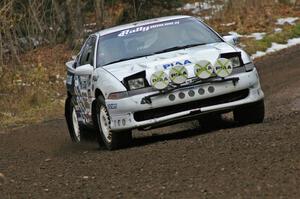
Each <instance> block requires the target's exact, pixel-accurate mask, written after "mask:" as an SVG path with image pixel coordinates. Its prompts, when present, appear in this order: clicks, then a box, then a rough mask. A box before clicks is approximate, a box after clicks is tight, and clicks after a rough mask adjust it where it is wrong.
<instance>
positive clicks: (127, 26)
mask: <svg viewBox="0 0 300 199" xmlns="http://www.w3.org/2000/svg"><path fill="white" fill-rule="evenodd" d="M189 17H191V16H187V15H176V16H168V17H159V18H153V19H148V20H144V21H137V22H133V23H129V24H124V25H119V26H115V27H111V28H107V29H104V30H101V31H99V32H96V33H95V34H100V36H103V35H107V34H110V33H114V32H118V31H121V30H126V29H130V28H134V27H136V26H140V25H149V24H153V23H159V22H164V21H169V20H174V19H183V18H189Z"/></svg>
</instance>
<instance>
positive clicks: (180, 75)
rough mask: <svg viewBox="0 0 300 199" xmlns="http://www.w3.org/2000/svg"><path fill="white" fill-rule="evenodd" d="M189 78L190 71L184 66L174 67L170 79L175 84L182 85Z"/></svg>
mask: <svg viewBox="0 0 300 199" xmlns="http://www.w3.org/2000/svg"><path fill="white" fill-rule="evenodd" d="M187 78H188V71H187V69H186V68H185V67H184V66H174V67H172V68H171V69H170V79H171V80H172V82H174V83H175V84H182V83H184V82H185V81H186V79H187Z"/></svg>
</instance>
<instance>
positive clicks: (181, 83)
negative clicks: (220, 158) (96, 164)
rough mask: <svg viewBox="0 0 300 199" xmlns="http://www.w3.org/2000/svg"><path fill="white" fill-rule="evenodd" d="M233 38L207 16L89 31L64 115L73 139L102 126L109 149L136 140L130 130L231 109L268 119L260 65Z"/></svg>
mask: <svg viewBox="0 0 300 199" xmlns="http://www.w3.org/2000/svg"><path fill="white" fill-rule="evenodd" d="M235 44H236V38H235V37H233V36H225V37H221V36H220V35H219V34H218V33H216V32H215V31H214V30H212V29H211V28H210V27H209V26H208V25H206V24H205V23H203V22H202V21H201V20H199V19H196V18H194V17H190V16H172V17H163V18H157V19H151V20H147V21H140V22H135V23H131V24H127V25H121V26H117V27H113V28H109V29H106V30H102V31H99V32H96V33H94V34H91V35H90V36H89V38H88V39H87V40H86V42H85V43H84V45H83V47H82V49H81V51H80V53H79V54H78V56H77V57H76V59H75V60H73V61H70V62H68V63H67V64H66V65H67V70H68V74H67V82H66V84H67V89H68V98H67V100H66V108H65V116H66V120H67V124H68V128H69V132H70V135H71V138H72V140H73V141H74V142H80V140H81V137H82V127H84V126H88V125H92V126H94V127H96V129H97V132H98V133H97V137H98V141H99V142H101V143H102V142H104V144H105V146H106V147H107V148H108V149H115V148H118V147H121V146H124V145H126V144H128V143H130V140H131V139H132V133H131V130H133V129H143V130H147V129H151V128H155V127H159V126H163V125H167V124H170V123H174V122H177V121H182V120H186V119H189V120H191V119H199V120H200V121H202V122H203V121H204V122H205V121H207V122H209V120H210V122H211V121H214V118H218V117H219V116H220V115H221V114H222V113H227V112H230V111H233V115H234V120H235V121H238V122H240V123H242V124H249V123H259V122H262V121H263V119H264V112H265V110H264V101H263V100H264V93H263V91H262V89H261V86H260V82H259V77H258V73H257V70H256V68H255V66H254V64H253V62H252V61H251V59H250V57H249V56H248V55H247V54H246V53H245V51H243V50H241V49H240V48H238V47H236V46H235Z"/></svg>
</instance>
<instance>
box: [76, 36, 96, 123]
mask: <svg viewBox="0 0 300 199" xmlns="http://www.w3.org/2000/svg"><path fill="white" fill-rule="evenodd" d="M96 40H97V38H96V36H90V37H89V38H88V39H87V41H86V42H85V45H84V47H83V49H82V50H81V52H80V55H79V57H78V60H77V62H76V66H75V67H76V70H77V71H78V70H80V69H82V70H84V68H86V67H91V66H92V67H94V65H95V60H94V55H95V47H96ZM81 67H82V68H81ZM92 75H93V74H92V72H91V73H89V74H87V73H82V74H80V73H75V75H74V94H75V97H76V102H77V105H76V109H77V111H78V113H79V116H80V117H79V118H78V119H79V120H81V122H83V123H85V124H86V123H91V122H92V117H91V110H92V109H91V107H92V106H91V105H92V100H93V99H92Z"/></svg>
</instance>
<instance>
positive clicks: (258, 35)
mask: <svg viewBox="0 0 300 199" xmlns="http://www.w3.org/2000/svg"><path fill="white" fill-rule="evenodd" d="M265 36H266V33H265V32H255V33H252V34H251V35H247V36H246V37H252V38H254V39H255V40H262V39H263V38H264V37H265Z"/></svg>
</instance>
